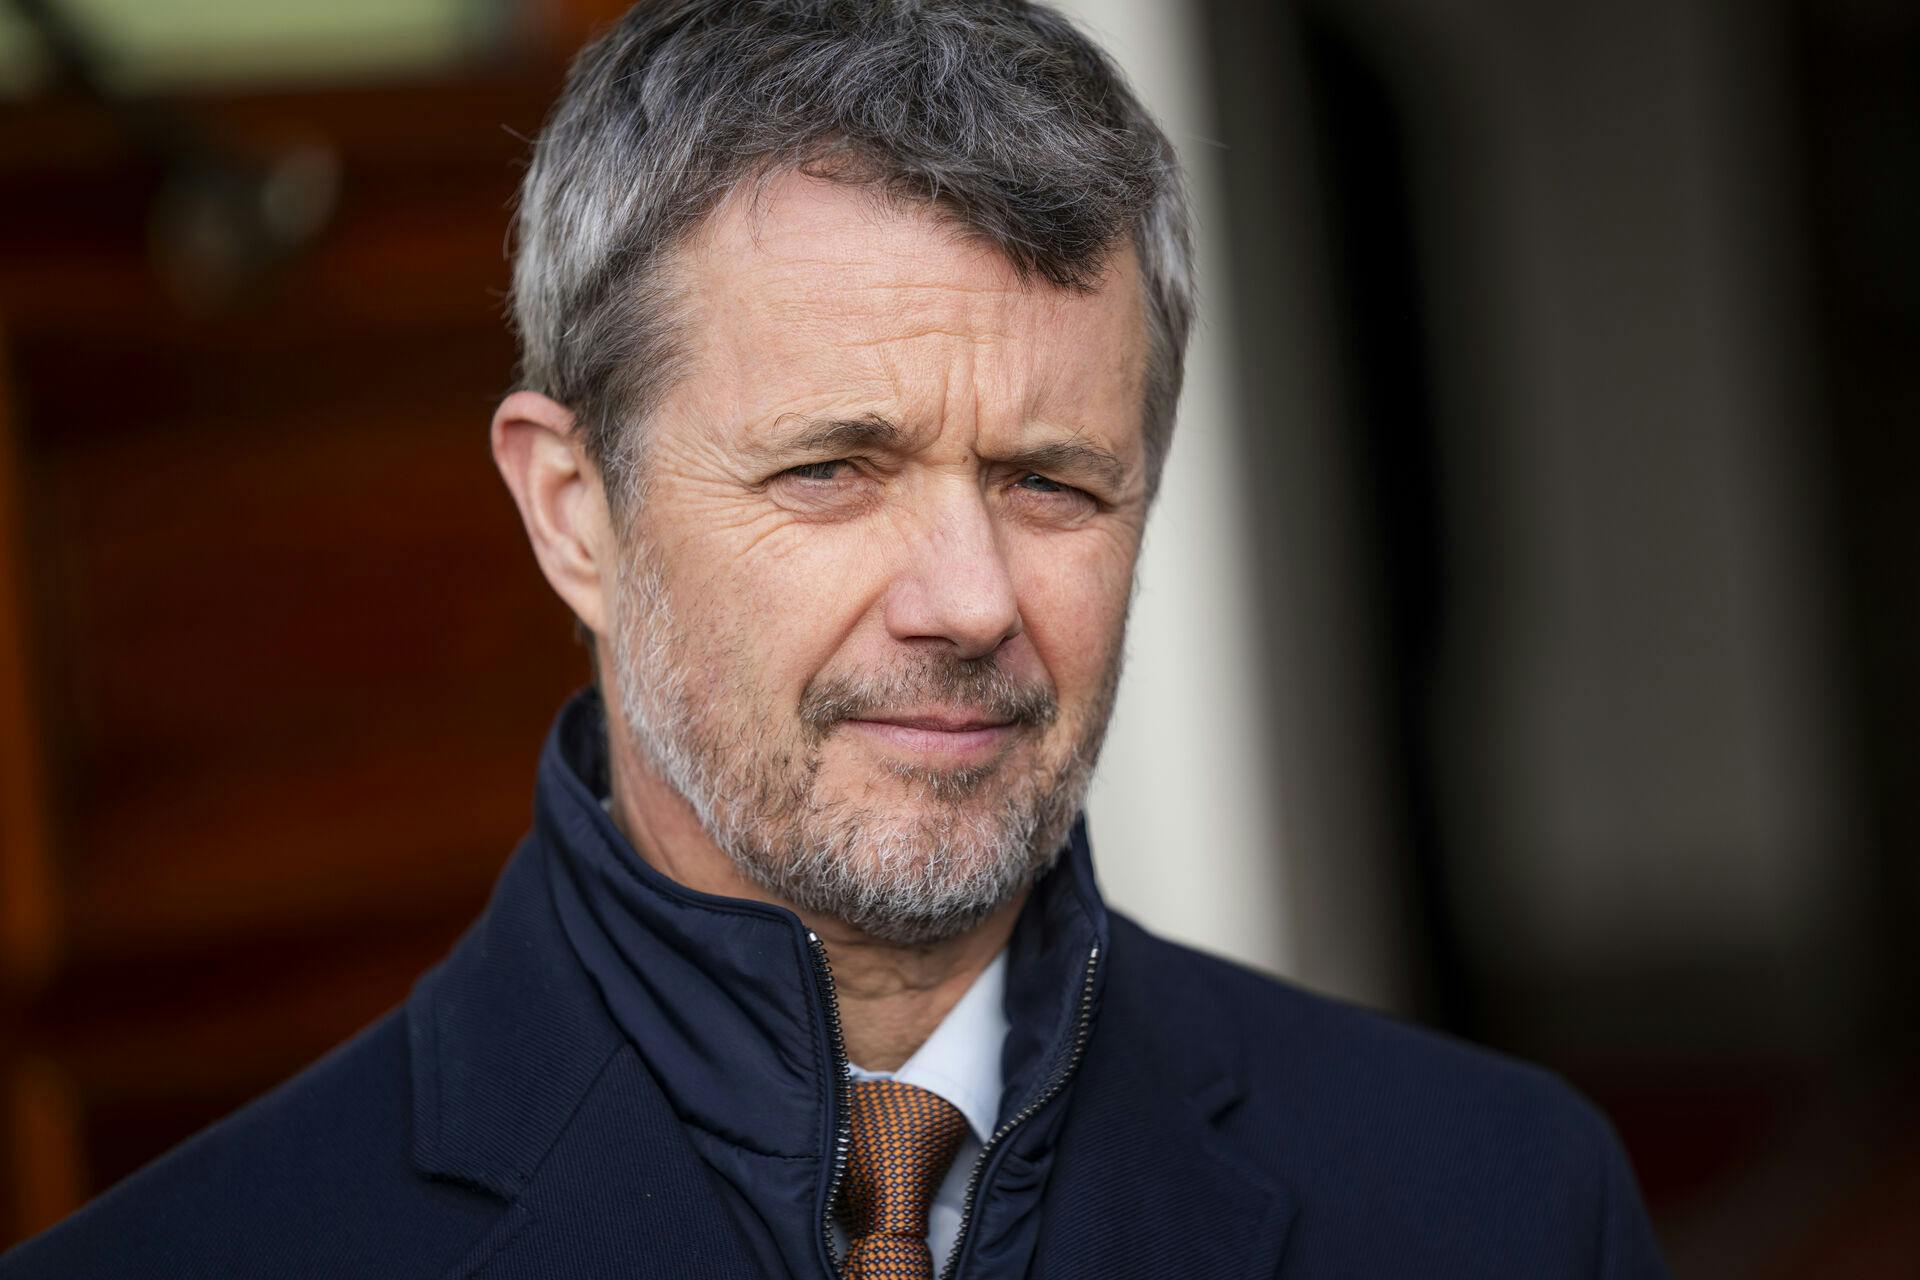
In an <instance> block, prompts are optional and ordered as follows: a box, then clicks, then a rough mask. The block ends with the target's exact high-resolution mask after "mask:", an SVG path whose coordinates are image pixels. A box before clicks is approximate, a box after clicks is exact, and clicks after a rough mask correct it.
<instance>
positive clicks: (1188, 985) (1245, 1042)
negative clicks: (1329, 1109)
mask: <svg viewBox="0 0 1920 1280" xmlns="http://www.w3.org/2000/svg"><path fill="white" fill-rule="evenodd" d="M1114 958H1115V963H1116V966H1119V967H1120V969H1121V971H1122V973H1123V978H1124V982H1125V984H1126V985H1128V986H1131V987H1132V988H1133V990H1131V991H1130V992H1129V993H1128V998H1129V1000H1130V1001H1142V1002H1144V1003H1146V1004H1147V1005H1149V1006H1150V1007H1151V1008H1152V1009H1153V1010H1154V1011H1155V1014H1154V1018H1155V1021H1156V1022H1157V1023H1158V1024H1159V1025H1160V1026H1161V1027H1162V1029H1163V1030H1165V1031H1168V1032H1171V1034H1172V1035H1173V1036H1174V1037H1175V1038H1176V1040H1177V1042H1179V1043H1183V1044H1186V1045H1194V1044H1196V1043H1208V1044H1211V1045H1213V1046H1216V1047H1218V1048H1220V1049H1222V1050H1224V1051H1225V1052H1226V1053H1227V1055H1228V1056H1229V1057H1230V1058H1231V1059H1232V1060H1233V1061H1234V1064H1235V1066H1236V1067H1237V1070H1238V1072H1239V1079H1240V1081H1241V1083H1243V1084H1244V1085H1245V1086H1246V1087H1247V1088H1248V1090H1249V1091H1250V1092H1252V1093H1256V1094H1257V1093H1264V1092H1267V1091H1291V1092H1294V1093H1296V1094H1297V1093H1299V1092H1301V1091H1303V1090H1304V1091H1309V1092H1310V1093H1311V1094H1312V1095H1313V1096H1314V1097H1316V1098H1317V1099H1319V1100H1320V1102H1321V1104H1322V1105H1326V1104H1328V1103H1330V1102H1333V1101H1335V1100H1336V1099H1339V1098H1354V1099H1357V1100H1360V1099H1363V1100H1364V1101H1365V1103H1366V1105H1367V1106H1368V1107H1369V1108H1375V1107H1378V1106H1379V1105H1380V1104H1381V1103H1382V1102H1383V1101H1387V1100H1389V1099H1392V1098H1396V1097H1403V1096H1405V1097H1411V1098H1414V1099H1421V1100H1425V1099H1431V1098H1433V1097H1436V1096H1439V1095H1445V1096H1447V1097H1449V1098H1451V1099H1452V1100H1454V1101H1456V1102H1460V1101H1466V1100H1469V1099H1471V1100H1474V1101H1477V1102H1479V1103H1481V1104H1483V1105H1488V1106H1496V1107H1504V1108H1509V1109H1513V1110H1515V1111H1517V1112H1519V1113H1523V1114H1528V1115H1535V1116H1538V1115H1551V1114H1556V1113H1564V1112H1569V1111H1572V1112H1579V1113H1581V1114H1583V1115H1584V1114H1587V1113H1590V1112H1591V1110H1592V1108H1591V1104H1589V1103H1588V1102H1587V1101H1586V1100H1585V1099H1584V1098H1583V1097H1582V1096H1581V1095H1580V1094H1579V1093H1578V1092H1576V1091H1575V1090H1574V1089H1572V1088H1571V1087H1570V1086H1569V1085H1567V1084H1566V1083H1565V1082H1564V1081H1563V1080H1561V1079H1560V1078H1559V1077H1558V1076H1556V1075H1554V1074H1553V1073H1552V1072H1549V1071H1547V1070H1545V1069H1543V1068H1541V1067H1538V1066H1535V1065H1533V1064H1531V1063H1527V1062H1523V1061H1521V1060H1519V1059H1517V1058H1512V1057H1509V1056H1507V1055H1505V1054H1502V1053H1498V1052H1496V1051H1494V1050H1491V1049H1487V1048H1484V1047H1482V1046H1480V1045H1475V1044H1471V1043H1469V1042H1467V1041H1465V1040H1461V1039H1458V1038H1456V1037H1454V1036H1451V1035H1447V1034H1445V1033H1443V1032H1439V1031H1435V1030H1433V1029H1431V1028H1427V1027H1422V1026H1419V1025H1416V1024H1414V1023H1411V1022H1407V1021H1404V1020H1402V1019H1400V1018H1397V1017H1394V1016H1392V1015H1390V1014H1386V1013H1382V1012H1379V1011H1377V1010H1374V1009H1369V1008H1366V1007H1364V1006H1361V1005H1357V1004H1353V1003H1351V1002H1349V1001H1346V1000H1342V999H1339V998H1337V997H1334V996H1329V995H1325V994H1322V993H1319V992H1315V991H1310V990H1308V989H1306V988H1304V987H1301V986H1298V985H1296V984H1294V983H1292V982H1288V981H1286V980H1284V979H1281V978H1276V977H1273V976H1271V975H1269V974H1266V973H1262V972H1260V971H1258V970H1255V969H1252V968H1248V967H1247V966H1245V965H1242V964H1239V963H1237V962H1235V961H1232V960H1228V959H1225V958H1222V957H1220V956H1216V955H1212V954H1209V953H1207V952H1204V951H1200V950H1197V949H1195V948H1193V947H1189V946H1185V945H1182V944H1180V943H1177V942H1171V941H1168V940H1167V939H1164V938H1160V937H1157V936H1155V935H1153V934H1151V933H1149V932H1147V931H1146V930H1145V929H1143V928H1141V927H1140V926H1139V925H1138V924H1135V923H1134V922H1132V921H1130V920H1127V919H1125V918H1124V917H1116V921H1115V957H1114Z"/></svg>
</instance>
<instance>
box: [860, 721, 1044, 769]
mask: <svg viewBox="0 0 1920 1280" xmlns="http://www.w3.org/2000/svg"><path fill="white" fill-rule="evenodd" d="M845 724H846V727H847V728H848V729H849V730H851V731H852V732H853V733H854V734H855V735H856V736H857V737H859V738H860V739H862V740H864V741H866V742H868V743H870V744H872V745H874V746H877V747H879V748H880V749H881V750H883V751H885V752H888V753H890V754H905V755H908V756H913V757H919V758H921V759H923V760H940V761H946V762H949V763H952V764H979V763H984V762H986V761H987V760H990V759H992V758H993V757H994V756H995V755H997V754H998V753H999V752H1000V751H1002V750H1004V749H1005V747H1006V746H1007V744H1008V743H1009V741H1010V740H1011V739H1012V737H1013V732H1014V728H1015V725H1014V723H1013V722H1012V721H1010V720H1001V719H996V718H994V717H992V716H989V715H982V714H980V713H978V712H971V711H934V712H917V713H913V714H898V713H895V714H891V715H883V716H856V717H853V718H850V719H848V720H846V721H845Z"/></svg>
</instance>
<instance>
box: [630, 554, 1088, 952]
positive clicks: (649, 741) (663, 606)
mask: <svg viewBox="0 0 1920 1280" xmlns="http://www.w3.org/2000/svg"><path fill="white" fill-rule="evenodd" d="M629 552H630V555H629V559H628V562H627V564H626V566H625V567H624V568H623V571H622V573H621V581H620V589H619V591H618V592H617V593H616V601H615V606H614V627H613V632H614V634H613V636H612V640H613V648H614V652H613V654H612V660H613V661H612V665H613V668H614V671H615V673H616V674H617V678H618V682H619V690H618V693H619V704H620V709H621V712H622V713H623V716H624V718H625V721H626V731H627V733H628V735H629V737H630V740H631V742H632V745H633V746H634V748H635V749H636V750H637V751H638V752H639V753H640V755H641V756H642V758H643V759H645V760H647V761H648V762H649V763H650V764H651V765H652V767H653V769H654V770H655V772H656V773H657V774H658V775H659V777H660V778H661V779H662V780H664V781H665V782H667V783H668V784H669V785H670V786H672V787H673V788H674V790H675V791H677V792H679V794H680V795H681V796H682V797H684V798H685V799H686V801H687V802H688V804H689V805H691V806H692V808H693V810H694V813H695V814H696V815H697V816H698V818H699V820H700V823H701V825H702V827H704V828H705V830H706V833H707V835H708V837H709V838H710V839H712V841H713V842H714V844H715V845H716V846H717V847H718V848H719V849H720V850H721V851H722V852H723V853H725V854H726V856H727V858H728V859H729V860H730V861H731V862H732V864H733V865H734V867H735V868H737V869H738V870H739V872H740V873H741V874H742V875H743V876H745V877H746V878H747V879H748V880H749V881H750V882H752V883H754V884H756V885H758V886H760V887H761V888H763V889H765V890H766V891H768V892H769V893H771V894H772V895H774V896H775V897H776V898H778V899H780V900H782V901H784V902H786V903H788V904H789V905H791V906H792V907H793V908H794V909H795V910H796V911H799V912H801V913H802V914H817V915H820V916H825V917H828V918H831V919H835V920H839V921H842V922H844V923H845V924H847V925H849V926H851V927H853V928H855V929H858V930H859V931H860V932H862V933H864V934H866V935H868V936H869V937H872V938H875V939H877V940H879V941H882V942H888V943H892V944H895V945H903V946H904V945H921V944H926V943H931V942H938V941H942V940H944V939H947V938H952V937H956V936H958V935H960V934H963V933H965V932H967V931H968V930H970V929H972V928H974V927H975V926H976V925H978V924H979V923H980V922H981V921H982V920H983V919H985V918H986V917H987V916H988V915H989V914H991V913H992V912H993V911H994V910H995V909H997V908H999V907H1000V906H1002V905H1004V904H1005V903H1007V902H1010V901H1012V900H1013V899H1014V898H1015V897H1016V896H1017V895H1019V894H1020V893H1021V892H1022V891H1023V890H1025V889H1026V888H1027V887H1028V886H1029V885H1031V884H1032V883H1033V881H1034V880H1036V879H1037V878H1038V877H1039V876H1041V875H1043V874H1044V873H1045V872H1046V871H1047V870H1048V869H1049V868H1050V867H1051V866H1052V865H1053V863H1054V861H1055V860H1056V859H1057V858H1058V856H1059V853H1060V849H1061V846H1062V844H1063V843H1064V841H1065V839H1066V836H1067V833H1068V830H1069V829H1070V827H1071V826H1072V823H1073V819H1074V815H1075V814H1076V813H1078V812H1079V810H1080V808H1081V806H1082V804H1083V803H1084V802H1085V799H1086V792H1087V786H1088V783H1089V782H1090V781H1091V779H1092V776H1093V767H1094V763H1095V761H1096V759H1097V758H1098V755H1099V750H1100V744H1101V741H1102V740H1103V739H1104V737H1105V735H1106V727H1107V722H1108V719H1109V717H1110V716H1111V714H1112V710H1113V699H1114V694H1115V692H1116V689H1117V687H1118V684H1119V677H1120V652H1121V646H1120V645H1119V644H1118V643H1116V644H1115V646H1114V657H1113V660H1112V662H1111V664H1110V666H1109V670H1108V671H1107V673H1106V678H1105V680H1104V683H1103V688H1102V689H1101V690H1100V693H1099V696H1098V697H1097V698H1096V700H1095V704H1094V705H1093V706H1092V707H1091V708H1090V714H1089V718H1088V722H1087V724H1086V726H1085V727H1084V728H1083V729H1082V731H1081V733H1080V735H1079V739H1078V740H1077V741H1076V742H1075V743H1074V744H1073V745H1072V747H1071V748H1070V749H1069V750H1068V752H1067V753H1066V758H1065V759H1064V760H1063V761H1060V762H1058V763H1057V764H1053V765H1051V766H1050V767H1049V766H1046V765H1036V766H1035V767H1034V768H1033V769H1031V770H1029V771H1027V772H1026V773H1025V774H1023V775H1021V776H1019V777H1017V778H1015V779H1012V780H1011V781H1010V782H1009V781H1008V780H1007V779H1005V778H1004V776H1003V771H1004V769H1005V768H1006V766H1005V765H1004V764H1003V763H1001V762H995V763H992V764H987V765H981V766H976V767H974V768H967V769H929V768H921V767H916V766H909V765H904V764H897V765H890V766H887V767H886V768H887V771H888V772H889V773H890V774H892V776H893V777H895V778H896V779H899V780H901V781H904V782H906V783H907V784H909V786H910V787H913V788H916V789H917V790H918V794H919V795H920V797H921V798H922V799H923V800H931V801H932V802H933V803H932V804H931V805H923V806H921V807H918V808H916V809H914V810H912V811H910V812H900V811H898V810H895V811H891V812H890V811H888V810H887V809H885V808H881V807H877V806H869V805H865V804H862V803H859V802H858V801H856V800H849V799H833V798H829V797H825V796H823V795H821V794H820V792H819V790H818V787H817V779H818V774H819V770H820V765H821V748H822V744H823V743H824V742H825V740H826V738H827V736H828V735H829V734H830V733H832V732H833V731H834V728H835V726H836V725H838V724H839V723H840V722H842V721H844V720H847V719H851V718H858V717H859V716H860V715H861V714H862V713H864V712H878V711H884V710H887V709H890V708H899V707H903V706H911V705H914V704H916V703H924V702H928V701H939V702H942V703H946V704H958V705H961V706H966V707H969V708H973V709H976V710H979V711H982V712H986V713H989V714H990V715H992V716H993V717H994V718H995V719H1006V720H1009V721H1012V722H1013V723H1014V724H1015V725H1016V726H1017V727H1018V730H1019V731H1020V732H1024V733H1027V734H1030V735H1034V736H1038V735H1041V734H1042V733H1043V732H1044V731H1045V729H1046V728H1047V727H1048V726H1049V725H1051V724H1053V722H1054V721H1055V720H1056V718H1057V717H1058V714H1059V709H1058V706H1057V705H1056V702H1055V699H1054V697H1053V695H1052V693H1051V691H1048V690H1045V689H1038V688H1035V687H1033V686H1029V685H1024V684H1021V683H1020V682H1018V681H1015V680H1014V679H1013V678H1011V677H1009V676H1008V675H1007V674H1006V673H1005V672H1003V671H1001V670H1000V669H999V668H998V667H997V666H995V665H994V662H993V659H992V658H991V657H987V658H981V659H971V660H969V659H958V658H952V657H947V658H944V659H940V660H932V661H929V660H920V661H918V662H917V663H916V665H915V666H914V667H912V668H911V669H906V670H902V671H898V672H893V673H889V674H888V675H886V676H884V677H876V678H866V677H860V678H853V677H838V678H831V679H826V680H819V681H815V682H812V683H810V684H809V685H808V687H807V689H806V690H805V691H804V692H803V694H802V697H801V705H800V714H799V729H800V732H799V735H798V740H797V741H787V742H782V741H780V740H779V739H778V738H777V737H773V736H770V735H769V733H768V732H767V729H768V726H766V725H763V724H754V723H750V722H748V723H742V722H740V715H739V710H738V709H736V708H734V707H732V706H731V705H729V704H727V703H725V702H724V701H723V699H722V697H721V696H720V695H719V692H718V691H710V690H704V689H698V688H695V687H694V681H693V671H694V670H695V669H696V668H695V663H694V661H692V658H693V651H692V649H691V648H690V647H689V645H688V643H687V641H686V637H685V636H684V634H683V633H682V632H681V630H680V628H679V627H678V626H677V621H676V619H675V617H674V614H673V611H672V608H671V606H670V604H669V601H668V599H667V591H666V584H665V582H664V580H663V579H662V578H661V576H660V574H659V572H658V570H657V569H656V568H655V567H654V565H653V563H652V561H651V558H650V556H649V554H648V553H647V550H646V548H645V547H644V546H643V545H640V544H639V543H638V542H637V541H636V543H635V544H633V545H632V546H630V548H629ZM716 656H717V657H719V658H721V659H723V660H724V661H725V665H724V666H723V668H722V669H723V670H728V671H733V672H740V671H745V670H747V669H748V667H747V664H745V663H744V662H743V661H741V659H742V657H743V655H742V654H741V653H740V652H739V646H738V645H737V644H736V645H734V646H732V647H731V648H726V647H724V646H723V651H722V652H720V653H719V654H717V655H716ZM996 784H997V785H998V786H999V794H990V788H992V787H994V786H995V785H996Z"/></svg>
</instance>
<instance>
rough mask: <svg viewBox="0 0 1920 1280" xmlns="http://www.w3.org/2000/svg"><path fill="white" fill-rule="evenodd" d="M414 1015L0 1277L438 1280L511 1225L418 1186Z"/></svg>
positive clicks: (159, 1166) (91, 1212)
mask: <svg viewBox="0 0 1920 1280" xmlns="http://www.w3.org/2000/svg"><path fill="white" fill-rule="evenodd" d="M407 1075H408V1059H407V1027H406V1014H405V1011H404V1009H396V1010H394V1011H393V1012H391V1013H389V1014H387V1015H386V1016H385V1017H383V1018H381V1019H380V1020H378V1021H376V1022H375V1023H373V1024H372V1025H370V1026H368V1027H367V1028H366V1029H365V1030H363V1031H361V1032H360V1033H359V1034H358V1035H356V1036H354V1037H353V1038H352V1039H350V1040H348V1041H346V1042H345V1043H344V1044H342V1045H340V1046H339V1047H338V1048H336V1049H334V1050H333V1051H332V1052H331V1053H329V1054H327V1055H326V1056H325V1057H323V1058H321V1059H320V1060H319V1061H317V1062H315V1063H314V1064H313V1065H311V1066H310V1067H308V1068H307V1069H306V1070H304V1071H302V1072H301V1073H300V1074H298V1075H296V1076H294V1077H293V1078H292V1079H290V1080H288V1081H286V1082H285V1083H284V1084H282V1085H280V1086H279V1087H277V1088H275V1089H274V1090H272V1091H271V1092H269V1093H267V1094H265V1095H263V1096H262V1097H260V1098H258V1099H256V1100H255V1101H253V1102H252V1103H250V1104H248V1105H247V1106H246V1107H244V1108H242V1109H241V1110H239V1111H236V1112H235V1113H233V1114H232V1115H230V1116H228V1117H227V1118H226V1119H224V1120H222V1121H220V1122H219V1123H218V1124H215V1125H214V1126H212V1127H211V1128H209V1129H207V1130H205V1131H204V1132H202V1133H200V1134H198V1135H197V1136H195V1137H193V1138H191V1139H189V1140H188V1141H186V1142H185V1143H183V1144H181V1145H180V1146H178V1147H175V1148H174V1149H173V1150H172V1151H169V1152H168V1153H167V1154H165V1155H163V1156H161V1157H160V1158H159V1159H157V1160H155V1161H154V1162H153V1163H151V1164H149V1165H147V1166H146V1167H145V1168H144V1169H142V1170H141V1171H140V1172H138V1173H136V1174H134V1175H133V1176H132V1177H130V1178H128V1179H127V1180H126V1181H125V1182H122V1183H120V1184H119V1185H118V1186H116V1187H114V1188H113V1189H112V1190H110V1191H108V1192H107V1193H106V1194H104V1195H102V1196H101V1197H100V1198H99V1199H97V1200H95V1201H93V1202H92V1203H90V1204H89V1205H87V1206H86V1207H85V1208H83V1209H81V1210H80V1211H79V1212H78V1213H76V1214H74V1215H73V1216H72V1217H70V1218H68V1219H66V1220H65V1221H64V1222H62V1223H60V1224H59V1225H58V1226H56V1227H54V1228H53V1229H52V1230H50V1231H48V1232H46V1233H45V1234H43V1235H41V1236H38V1237H36V1238H35V1239H33V1240H30V1241H28V1242H27V1243H26V1244H23V1245H21V1246H20V1247H19V1248H18V1249H15V1250H14V1251H12V1252H10V1253H8V1254H7V1255H6V1256H5V1257H4V1258H0V1277H4V1280H29V1278H30V1277H41V1276H46V1277H55V1276H59V1277H69V1276H78V1275H85V1276H99V1277H135V1276H156V1277H157V1276H167V1277H170V1278H173V1277H193V1276H207V1277H213V1276H219V1277H236V1276H253V1275H261V1276H264V1275H273V1276H288V1277H292V1276H307V1275H313V1276H316V1277H317V1276H320V1275H326V1276H329V1277H333V1276H343V1275H370V1276H371V1275H382V1276H408V1275H436V1276H437V1275H440V1274H442V1273H444V1272H446V1271H447V1270H448V1269H450V1268H452V1267H453V1266H454V1265H455V1264H456V1263H458V1262H459V1260H460V1258H461V1256H462V1254H463V1253H464V1251H465V1249H466V1248H467V1247H469V1246H470V1244H471V1242H472V1240H473V1239H474V1238H475V1237H476V1236H478V1235H479V1234H480V1233H481V1232H482V1231H483V1230H484V1229H485V1228H486V1226H487V1225H488V1224H489V1223H490V1222H491V1221H492V1220H493V1219H494V1218H495V1217H496V1216H497V1214H498V1213H499V1211H500V1208H501V1205H500V1202H499V1201H498V1200H495V1199H494V1198H492V1197H491V1196H488V1195H485V1194H482V1193H479V1192H476V1191H473V1190H470V1189H467V1188H463V1187H458V1186H454V1185H449V1184H445V1183H436V1182H433V1181H430V1180H428V1179H425V1178H422V1177H420V1176H419V1175H418V1174H417V1173H416V1172H415V1171H414V1170H413V1168H412V1164H411V1161H410V1160H409V1157H408V1150H407V1143H408V1138H409V1133H410V1130H411V1120H410V1116H409V1106H410V1090H409V1087H408V1080H407Z"/></svg>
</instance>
